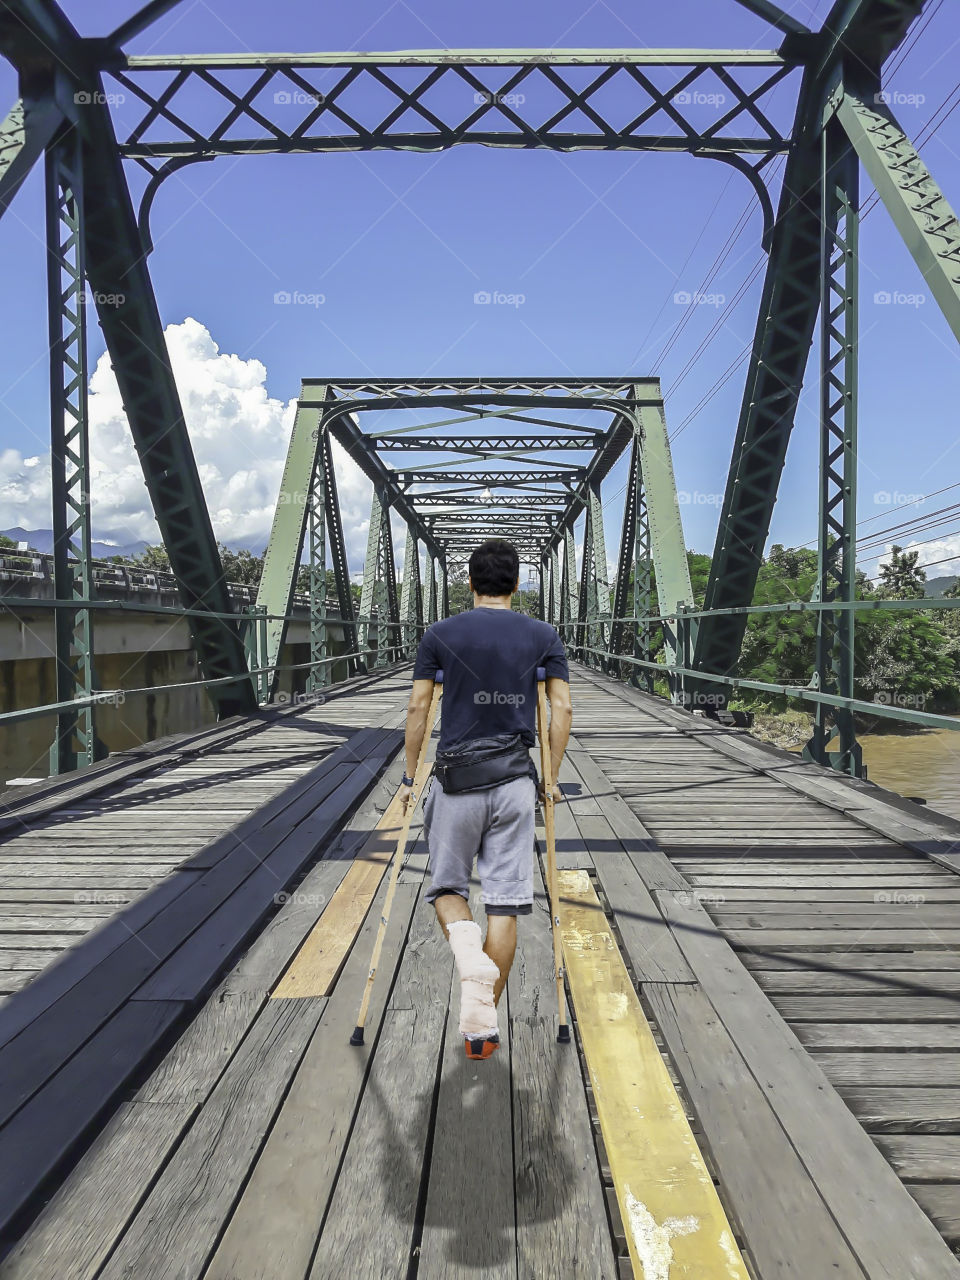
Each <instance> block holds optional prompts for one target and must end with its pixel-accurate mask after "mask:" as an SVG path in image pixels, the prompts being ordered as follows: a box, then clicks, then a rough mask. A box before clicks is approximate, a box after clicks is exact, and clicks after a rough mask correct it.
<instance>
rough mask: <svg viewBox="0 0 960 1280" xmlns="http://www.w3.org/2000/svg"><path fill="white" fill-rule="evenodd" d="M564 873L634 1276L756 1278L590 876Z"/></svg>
mask: <svg viewBox="0 0 960 1280" xmlns="http://www.w3.org/2000/svg"><path fill="white" fill-rule="evenodd" d="M558 879H559V891H560V928H561V934H562V938H563V953H564V962H565V967H566V972H567V977H568V980H569V983H570V994H571V997H572V1002H573V1007H574V1009H575V1011H576V1015H577V1025H578V1027H579V1030H580V1038H581V1041H582V1044H583V1052H584V1055H585V1057H586V1061H587V1068H588V1070H589V1072H590V1079H591V1082H592V1084H593V1093H594V1098H595V1100H596V1104H597V1113H598V1115H599V1118H600V1128H601V1131H602V1133H603V1141H604V1146H605V1147H606V1151H607V1158H608V1160H609V1162H610V1172H611V1175H612V1177H613V1182H614V1187H615V1189H616V1193H617V1200H618V1201H619V1204H620V1215H621V1217H622V1219H623V1226H624V1230H625V1232H626V1236H627V1244H628V1247H629V1249H630V1259H631V1261H632V1263H633V1269H634V1275H635V1276H636V1277H637V1280H641V1277H642V1280H708V1278H709V1280H748V1272H747V1269H746V1267H745V1265H744V1262H743V1258H742V1257H741V1255H740V1250H739V1249H738V1248H737V1245H736V1242H735V1240H734V1238H733V1232H732V1231H731V1230H730V1224H729V1223H728V1222H727V1218H726V1215H725V1213H724V1211H723V1206H722V1205H721V1204H720V1200H719V1197H718V1196H717V1192H716V1189H715V1188H714V1185H713V1180H712V1178H711V1177H710V1174H709V1172H708V1171H707V1167H706V1165H705V1164H704V1161H703V1156H702V1155H701V1153H700V1149H699V1148H698V1146H697V1143H696V1140H695V1138H694V1136H693V1133H692V1131H691V1129H690V1125H689V1123H688V1121H687V1117H686V1115H685V1114H684V1110H683V1105H682V1103H681V1101H680V1099H679V1097H678V1096H677V1092H676V1090H675V1089H674V1087H673V1082H672V1081H671V1079H670V1075H669V1072H668V1071H667V1068H666V1066H665V1065H664V1062H663V1058H662V1057H661V1056H660V1050H659V1049H658V1047H657V1043H656V1041H655V1039H654V1037H653V1032H652V1031H651V1029H650V1026H649V1024H648V1023H647V1020H646V1018H645V1016H644V1013H643V1009H642V1008H641V1006H640V1001H639V999H638V998H637V994H636V992H635V990H634V988H633V983H632V982H631V981H630V975H629V974H628V973H627V970H626V966H625V965H624V963H623V958H622V957H621V955H620V951H619V948H618V947H617V944H616V940H615V939H614V937H613V934H612V933H611V931H610V927H609V925H608V924H607V920H606V917H605V916H604V914H603V908H602V907H601V905H600V901H599V899H598V898H597V895H596V891H595V890H594V888H593V885H592V884H591V882H590V877H589V876H588V874H587V872H586V871H561V872H558ZM560 1052H562V1050H561V1051H560Z"/></svg>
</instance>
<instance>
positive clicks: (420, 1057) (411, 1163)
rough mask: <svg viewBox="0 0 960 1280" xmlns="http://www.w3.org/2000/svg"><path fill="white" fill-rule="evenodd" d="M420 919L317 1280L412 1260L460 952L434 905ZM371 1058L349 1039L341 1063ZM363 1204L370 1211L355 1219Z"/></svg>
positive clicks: (389, 1272) (403, 1266)
mask: <svg viewBox="0 0 960 1280" xmlns="http://www.w3.org/2000/svg"><path fill="white" fill-rule="evenodd" d="M417 916H418V924H419V927H418V929H417V936H418V937H419V938H422V939H423V942H422V945H420V946H419V947H417V948H416V950H414V949H413V946H412V945H411V946H408V947H407V948H406V950H405V952H404V956H403V960H402V963H401V966H400V971H399V973H398V975H397V982H396V987H395V989H394V993H393V996H392V997H391V999H390V1006H389V1009H388V1011H387V1013H386V1016H385V1017H384V1020H383V1027H382V1029H381V1032H380V1037H379V1039H378V1041H377V1044H376V1052H375V1053H374V1055H373V1062H372V1064H371V1066H370V1075H369V1078H368V1080H367V1084H366V1088H365V1089H364V1092H363V1098H362V1101H361V1104H360V1109H359V1112H358V1113H357V1120H356V1124H355V1126H354V1129H353V1132H352V1133H351V1135H350V1142H349V1146H348V1147H347V1150H346V1155H345V1157H344V1160H343V1167H342V1168H341V1170H340V1172H339V1175H338V1176H337V1182H336V1187H335V1188H334V1191H333V1196H332V1198H331V1200H330V1207H329V1210H328V1212H327V1216H326V1218H325V1220H324V1223H323V1232H322V1234H321V1236H320V1239H319V1242H318V1243H317V1251H316V1254H315V1256H314V1260H313V1266H312V1268H311V1269H310V1277H311V1280H326V1278H329V1280H341V1278H342V1277H343V1276H348V1275H350V1274H352V1273H353V1272H354V1270H355V1268H356V1262H357V1259H358V1258H362V1259H363V1260H364V1263H363V1265H364V1269H365V1270H366V1272H367V1274H369V1275H371V1276H377V1275H379V1276H384V1277H386V1276H394V1275H400V1276H402V1275H405V1274H406V1271H407V1267H408V1265H409V1262H410V1259H411V1254H412V1248H413V1233H414V1224H415V1219H416V1207H417V1200H418V1197H419V1194H420V1187H421V1180H422V1178H423V1169H424V1162H425V1157H426V1159H427V1160H428V1159H429V1156H427V1155H426V1152H427V1139H428V1130H429V1124H430V1117H431V1112H432V1110H433V1105H434V1090H435V1087H436V1082H437V1077H438V1067H439V1064H440V1053H441V1046H442V1041H443V1030H444V1024H445V1020H446V1016H447V1004H448V1000H449V994H450V982H451V977H452V972H453V954H452V952H451V951H450V949H449V947H448V946H447V943H446V942H445V940H444V938H443V935H442V934H441V933H440V930H439V929H438V928H437V925H436V921H435V918H433V917H434V911H433V908H432V907H430V906H429V905H428V904H427V903H426V902H423V903H421V905H420V907H419V908H418V911H417ZM367 1052H368V1051H367V1050H363V1051H361V1054H357V1050H356V1049H352V1048H350V1046H349V1045H347V1044H346V1040H344V1041H343V1043H342V1045H341V1046H340V1047H339V1053H338V1057H339V1058H341V1059H342V1058H343V1057H344V1056H349V1055H351V1054H353V1055H356V1056H358V1057H359V1056H365V1055H366V1053H367ZM464 1061H466V1058H464ZM486 1065H488V1066H489V1065H490V1064H489V1063H488V1064H486ZM504 1123H505V1124H506V1123H507V1121H506V1120H505V1119H504ZM440 1140H443V1138H442V1137H441V1139H440ZM481 1154H482V1153H477V1158H480V1157H481ZM288 1159H289V1154H288ZM360 1204H362V1205H363V1213H358V1212H357V1206H358V1205H360ZM464 1216H465V1215H464V1214H463V1213H462V1210H461V1213H460V1215H459V1216H458V1219H457V1220H456V1221H455V1222H454V1223H451V1224H449V1226H450V1227H452V1228H453V1229H454V1230H457V1229H458V1228H459V1226H460V1221H461V1220H462V1218H463V1217H464ZM314 1222H315V1223H316V1222H317V1217H315V1218H314ZM247 1274H249V1272H247V1271H246V1270H243V1271H241V1272H240V1275H241V1276H243V1275H247ZM272 1274H274V1275H276V1274H277V1273H276V1271H275V1270H272ZM301 1274H302V1273H301ZM237 1280H239V1277H238V1278H237Z"/></svg>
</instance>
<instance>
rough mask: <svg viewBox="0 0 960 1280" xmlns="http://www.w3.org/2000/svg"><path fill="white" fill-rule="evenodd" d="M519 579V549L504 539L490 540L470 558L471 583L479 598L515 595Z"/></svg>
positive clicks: (483, 543)
mask: <svg viewBox="0 0 960 1280" xmlns="http://www.w3.org/2000/svg"><path fill="white" fill-rule="evenodd" d="M519 577H520V557H519V555H517V548H516V547H515V546H514V545H513V543H512V542H507V541H505V540H504V539H503V538H488V539H487V541H486V542H482V543H481V544H480V546H479V547H477V549H476V551H474V553H473V555H472V556H471V557H470V581H471V582H472V583H473V589H474V591H476V593H477V595H479V596H510V595H513V591H514V588H515V587H516V585H517V579H518V578H519Z"/></svg>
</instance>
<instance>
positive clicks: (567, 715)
mask: <svg viewBox="0 0 960 1280" xmlns="http://www.w3.org/2000/svg"><path fill="white" fill-rule="evenodd" d="M546 692H547V699H548V701H549V703H550V734H549V740H550V760H551V762H552V769H553V781H554V783H555V784H556V782H557V779H558V778H559V776H560V766H561V764H562V763H563V753H564V752H565V751H566V749H567V743H568V742H569V741H570V726H571V724H572V723H573V705H572V703H571V702H570V685H569V684H568V683H567V681H566V680H561V679H560V678H559V677H558V676H550V677H548V679H547V683H546ZM554 793H555V795H559V790H558V788H557V787H556V786H555V787H554Z"/></svg>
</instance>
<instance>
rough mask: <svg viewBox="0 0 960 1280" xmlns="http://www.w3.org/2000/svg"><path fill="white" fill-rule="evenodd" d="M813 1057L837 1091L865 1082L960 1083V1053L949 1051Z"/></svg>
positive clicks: (840, 1053)
mask: <svg viewBox="0 0 960 1280" xmlns="http://www.w3.org/2000/svg"><path fill="white" fill-rule="evenodd" d="M810 1056H811V1059H812V1060H815V1061H816V1063H817V1066H818V1067H819V1068H820V1069H821V1070H822V1071H823V1073H824V1075H826V1076H827V1077H829V1079H830V1082H831V1084H833V1085H834V1086H835V1087H836V1088H837V1089H844V1088H847V1087H849V1086H851V1085H862V1084H863V1083H864V1081H865V1080H869V1081H870V1083H871V1084H874V1085H896V1086H901V1085H902V1086H910V1085H929V1086H938V1085H953V1084H956V1082H957V1081H958V1080H960V1053H956V1052H951V1051H949V1050H948V1051H945V1052H937V1051H936V1050H930V1049H921V1050H915V1051H913V1052H911V1051H910V1050H909V1049H903V1050H897V1051H896V1052H892V1053H886V1052H884V1051H883V1050H879V1049H871V1050H868V1051H866V1052H864V1053H857V1052H856V1051H853V1050H849V1049H844V1050H840V1051H838V1052H831V1051H824V1050H820V1051H811V1054H810Z"/></svg>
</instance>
